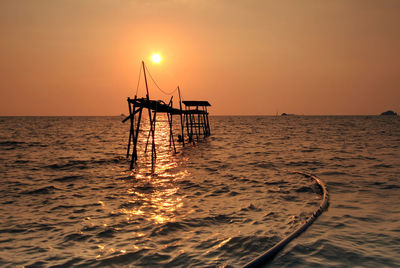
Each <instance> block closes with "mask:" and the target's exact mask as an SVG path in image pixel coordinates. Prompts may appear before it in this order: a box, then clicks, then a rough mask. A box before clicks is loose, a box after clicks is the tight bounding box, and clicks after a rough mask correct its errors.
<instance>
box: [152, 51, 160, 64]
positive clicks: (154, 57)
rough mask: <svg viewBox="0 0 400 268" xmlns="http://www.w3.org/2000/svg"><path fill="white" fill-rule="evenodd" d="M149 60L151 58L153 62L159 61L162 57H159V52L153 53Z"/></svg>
mask: <svg viewBox="0 0 400 268" xmlns="http://www.w3.org/2000/svg"><path fill="white" fill-rule="evenodd" d="M151 60H152V61H153V62H154V63H160V62H161V60H162V58H161V55H160V54H158V53H155V54H153V56H151Z"/></svg>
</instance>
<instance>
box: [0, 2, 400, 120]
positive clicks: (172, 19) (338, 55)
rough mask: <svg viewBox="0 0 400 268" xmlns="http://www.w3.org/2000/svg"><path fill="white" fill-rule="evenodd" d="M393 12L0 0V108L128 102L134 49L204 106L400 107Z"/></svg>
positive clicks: (136, 63)
mask: <svg viewBox="0 0 400 268" xmlns="http://www.w3.org/2000/svg"><path fill="white" fill-rule="evenodd" d="M399 14H400V1H398V0H332V1H322V0H303V1H297V0H292V1H286V0H279V1H268V0H249V1H239V0H215V1H200V0H196V1H195V0H164V1H162V0H147V1H144V0H79V1H78V0H76V1H73V0H58V1H54V0H35V1H32V0H28V1H23V0H19V1H16V0H1V1H0V34H1V39H0V59H1V60H0V90H1V92H0V115H3V116H4V115H119V114H121V113H127V103H126V97H128V96H131V97H132V96H133V95H134V94H135V91H136V85H137V81H138V74H139V68H140V63H141V60H144V61H145V62H146V65H147V66H148V68H149V70H150V71H151V74H152V75H153V77H154V78H155V79H156V80H157V82H158V84H159V86H160V87H162V88H163V89H165V90H168V91H169V90H171V89H174V88H175V87H176V86H177V85H179V86H180V87H181V90H182V93H183V98H184V99H186V100H208V101H209V102H210V103H211V104H212V108H211V113H212V114H215V115H231V114H232V115H264V114H265V115H275V114H276V113H282V112H286V113H295V114H305V115H325V114H327V115H342V114H352V115H358V114H379V113H381V112H383V111H386V110H389V109H391V110H394V111H397V112H400V15H399ZM155 52H158V53H160V54H161V56H162V58H163V60H162V62H161V63H159V64H154V63H152V62H151V55H152V54H153V53H155ZM142 89H143V88H141V91H139V93H141V94H143V91H142ZM150 97H151V98H152V99H164V100H167V99H168V97H167V96H165V95H163V94H162V93H161V92H160V91H159V90H158V89H156V88H155V87H154V86H153V85H152V84H151V87H150Z"/></svg>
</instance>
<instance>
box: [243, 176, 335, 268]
mask: <svg viewBox="0 0 400 268" xmlns="http://www.w3.org/2000/svg"><path fill="white" fill-rule="evenodd" d="M293 173H297V174H301V175H303V176H305V177H308V178H311V179H312V180H314V181H315V182H316V183H317V184H318V186H319V187H320V188H321V190H322V201H321V204H320V205H319V207H318V209H317V210H316V211H314V213H313V214H312V215H311V216H310V217H309V218H308V219H307V220H306V222H305V223H303V224H302V225H301V226H300V227H299V228H298V229H296V230H295V231H294V232H293V233H291V234H290V235H288V236H287V237H285V238H284V239H282V240H281V241H279V242H278V243H277V244H275V246H273V247H272V248H270V249H269V250H267V251H266V252H264V253H263V254H261V255H260V256H259V257H257V258H256V259H254V260H252V261H251V262H249V263H247V264H246V265H245V266H243V267H245V268H250V267H251V268H253V267H261V266H265V265H266V263H267V262H269V261H271V260H272V259H273V257H274V256H275V255H276V254H277V253H278V252H279V251H280V250H282V249H283V248H284V247H285V246H286V245H287V244H289V242H290V241H292V240H293V239H294V238H296V237H297V236H299V235H300V234H301V233H303V232H304V231H305V230H306V229H307V228H308V227H309V226H310V225H311V224H312V223H313V222H314V221H315V220H316V219H317V218H318V216H319V215H321V214H322V212H323V211H324V210H326V209H327V208H328V206H329V202H328V200H329V196H328V190H327V189H326V186H325V184H324V183H323V182H322V181H321V180H320V179H319V178H318V177H316V176H314V175H312V174H308V173H304V172H298V171H296V172H293Z"/></svg>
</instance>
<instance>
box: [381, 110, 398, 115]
mask: <svg viewBox="0 0 400 268" xmlns="http://www.w3.org/2000/svg"><path fill="white" fill-rule="evenodd" d="M381 115H397V113H396V112H393V111H391V110H389V111H386V112H383V113H381Z"/></svg>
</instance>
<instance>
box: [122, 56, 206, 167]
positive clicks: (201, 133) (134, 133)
mask: <svg viewBox="0 0 400 268" xmlns="http://www.w3.org/2000/svg"><path fill="white" fill-rule="evenodd" d="M142 69H143V74H144V80H145V86H146V93H147V94H146V97H143V98H137V96H135V97H134V98H133V99H132V98H129V97H128V99H127V101H128V106H129V115H128V116H127V117H126V118H125V119H124V120H122V122H123V123H125V122H126V121H128V120H129V121H130V130H129V140H128V148H127V153H126V156H127V158H129V156H130V157H131V161H130V169H133V168H134V166H135V164H136V162H137V160H138V148H137V147H138V137H139V134H140V132H141V129H140V123H141V120H142V113H143V110H144V109H147V110H148V115H149V116H148V117H149V133H148V136H147V141H146V146H145V150H144V152H145V153H147V148H148V146H149V145H150V146H151V164H152V167H153V168H154V164H155V161H156V158H157V152H156V145H155V129H156V122H157V114H166V115H167V119H168V124H169V145H170V147H173V150H174V152H176V146H175V138H174V133H173V116H174V115H177V116H179V118H180V130H181V131H180V134H179V135H178V139H177V140H178V141H179V142H181V143H182V146H185V142H186V143H194V142H195V140H197V141H199V140H200V139H202V138H206V137H208V136H210V134H211V131H210V122H209V118H208V111H207V107H209V106H211V105H210V103H209V102H208V101H182V99H181V92H180V88H179V87H177V91H178V94H179V108H174V107H173V96H172V97H171V98H170V101H169V103H168V104H167V103H165V102H164V101H161V100H151V99H150V98H149V89H148V84H147V76H146V70H147V68H146V66H145V65H144V62H142ZM147 71H148V70H147ZM182 103H183V105H185V108H184V109H183V107H182ZM185 132H186V134H185ZM150 140H151V143H150Z"/></svg>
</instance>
